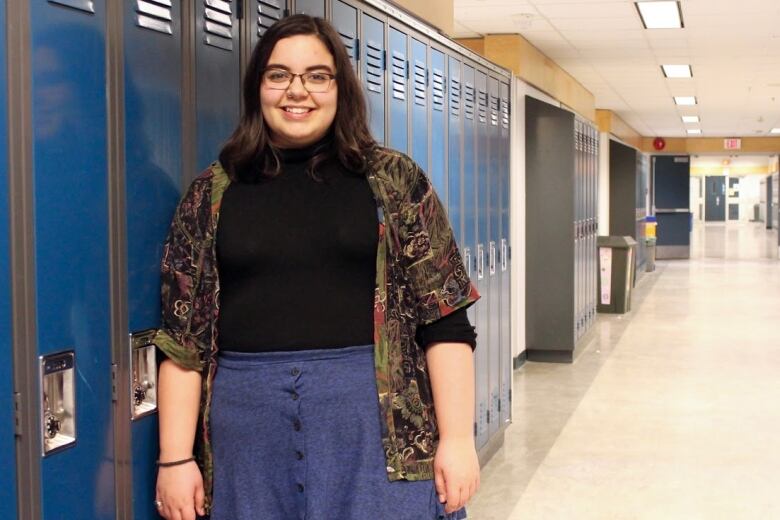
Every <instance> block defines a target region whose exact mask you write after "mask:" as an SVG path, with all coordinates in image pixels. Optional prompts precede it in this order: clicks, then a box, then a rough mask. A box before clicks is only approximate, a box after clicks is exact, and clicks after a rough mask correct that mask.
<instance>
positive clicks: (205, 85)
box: [188, 2, 324, 175]
mask: <svg viewBox="0 0 780 520" xmlns="http://www.w3.org/2000/svg"><path fill="white" fill-rule="evenodd" d="M323 8H324V6H323ZM233 11H234V10H233V9H232V8H231V6H230V4H225V3H224V2H223V3H216V2H200V3H199V5H198V8H197V14H196V23H195V27H196V38H195V57H196V66H195V70H196V79H195V81H196V83H195V84H196V88H195V93H196V101H195V104H196V121H197V123H196V124H197V130H196V131H197V137H196V147H197V154H196V167H195V171H193V172H188V174H191V175H194V174H196V173H197V172H200V171H201V170H203V169H204V168H206V167H207V166H208V165H209V164H211V163H212V162H213V161H215V160H216V158H217V155H218V153H219V150H220V149H221V148H222V144H223V143H224V142H225V141H227V139H228V138H229V137H230V134H231V133H233V130H234V129H235V127H236V125H237V124H238V119H239V111H240V99H241V87H240V77H241V72H240V69H239V66H240V65H239V58H240V56H239V55H240V53H239V47H240V45H239V39H238V25H239V20H238V19H237V18H236V15H235V13H234V12H233Z"/></svg>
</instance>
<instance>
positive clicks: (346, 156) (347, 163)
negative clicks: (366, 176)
mask: <svg viewBox="0 0 780 520" xmlns="http://www.w3.org/2000/svg"><path fill="white" fill-rule="evenodd" d="M298 35H313V36H316V37H317V38H319V40H320V41H321V42H322V43H323V44H324V45H325V47H326V48H327V49H328V51H330V53H331V55H332V56H333V61H334V64H335V66H336V78H335V81H336V84H337V86H338V102H337V106H336V117H335V119H334V120H333V124H332V125H331V128H330V130H329V133H330V135H331V136H332V144H331V145H330V146H327V147H323V148H324V149H323V150H322V151H321V152H319V153H317V154H315V155H314V157H312V159H311V160H310V162H309V165H308V172H309V175H312V176H314V177H315V178H316V174H315V169H316V167H317V165H319V164H321V163H322V162H323V161H324V160H326V159H328V158H329V157H334V156H335V157H336V158H337V159H338V161H339V162H340V163H341V164H342V165H343V166H344V167H345V168H347V169H348V170H350V171H352V172H355V173H364V172H365V169H366V161H367V155H368V152H369V150H370V149H371V148H372V147H374V146H375V145H376V141H375V140H374V138H373V137H371V132H370V131H369V129H368V121H367V111H366V100H365V96H364V95H363V89H362V87H361V85H360V81H359V80H358V78H357V76H356V75H355V71H354V70H353V68H352V63H351V62H350V60H349V56H348V55H347V50H346V48H345V47H344V43H343V42H342V41H341V37H340V36H339V34H338V32H337V31H336V29H335V28H334V27H333V26H332V25H331V24H330V23H329V22H328V21H326V20H323V19H322V18H314V17H311V16H308V15H304V14H296V15H293V16H288V17H287V18H283V19H282V20H280V21H279V22H277V23H275V24H274V25H273V26H272V27H271V28H270V29H268V31H266V33H265V34H264V35H263V37H262V38H261V39H260V41H259V42H257V45H256V46H255V48H254V51H252V56H251V58H250V60H249V65H248V67H247V70H246V74H245V76H244V85H243V89H244V93H243V96H244V111H243V114H242V115H241V121H240V122H239V124H238V127H237V128H236V129H235V131H234V132H233V135H231V136H230V139H228V141H227V143H225V145H224V146H223V147H222V151H221V152H220V154H219V160H220V163H222V167H223V168H224V169H225V171H226V172H227V173H228V175H229V176H230V178H231V179H233V180H239V181H243V182H257V181H259V180H260V179H261V178H262V177H273V176H276V175H278V174H279V173H280V171H281V162H280V160H279V153H278V150H277V148H276V147H275V146H274V145H273V144H272V143H271V133H270V129H269V128H268V125H267V124H266V122H265V120H264V119H263V113H262V111H261V109H260V83H261V82H262V73H263V69H265V66H266V65H267V64H268V59H269V58H270V57H271V53H272V52H273V50H274V47H275V46H276V43H277V42H278V41H279V40H281V39H283V38H289V37H291V36H298Z"/></svg>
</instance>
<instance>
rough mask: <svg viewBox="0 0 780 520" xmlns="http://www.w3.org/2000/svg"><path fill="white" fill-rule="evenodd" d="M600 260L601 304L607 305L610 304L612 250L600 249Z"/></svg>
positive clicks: (609, 248)
mask: <svg viewBox="0 0 780 520" xmlns="http://www.w3.org/2000/svg"><path fill="white" fill-rule="evenodd" d="M599 257H600V260H601V263H600V265H601V272H600V273H599V274H600V276H601V304H602V305H609V304H610V303H611V302H612V248H611V247H600V248H599Z"/></svg>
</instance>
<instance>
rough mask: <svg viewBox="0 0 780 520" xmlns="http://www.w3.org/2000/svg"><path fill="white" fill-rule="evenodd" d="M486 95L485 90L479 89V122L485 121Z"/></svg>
mask: <svg viewBox="0 0 780 520" xmlns="http://www.w3.org/2000/svg"><path fill="white" fill-rule="evenodd" d="M487 98H488V96H487V92H485V91H484V90H480V91H479V98H478V102H479V115H478V117H479V122H480V123H487V104H488V99H487Z"/></svg>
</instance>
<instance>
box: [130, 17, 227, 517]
mask: <svg viewBox="0 0 780 520" xmlns="http://www.w3.org/2000/svg"><path fill="white" fill-rule="evenodd" d="M179 6H180V4H176V5H175V6H174V7H171V8H170V10H169V15H170V21H169V22H168V23H167V24H155V23H151V22H152V21H153V20H145V19H144V18H142V15H139V14H138V13H137V12H136V6H135V3H134V2H125V3H124V30H123V33H124V34H123V36H124V90H125V100H124V103H125V106H124V112H125V121H124V128H125V143H124V147H125V168H124V169H125V183H124V189H125V197H124V198H125V208H124V210H123V212H124V215H123V217H124V218H123V221H124V223H125V229H124V231H125V232H124V236H123V237H122V238H121V239H123V240H124V242H125V244H126V245H125V249H126V266H127V273H126V276H127V278H126V280H127V291H126V294H124V295H123V298H124V299H126V310H127V315H126V316H123V317H122V318H123V319H124V320H126V321H125V325H124V326H125V327H127V328H126V330H124V331H123V336H124V337H127V333H130V334H131V335H132V336H131V338H135V340H136V342H137V341H138V340H139V338H142V337H143V333H144V331H149V330H150V329H153V328H155V327H157V326H158V325H159V322H160V308H159V301H160V258H161V257H162V244H163V241H164V240H165V236H166V233H167V231H168V226H169V224H170V222H171V217H172V216H173V212H174V209H175V207H176V204H177V203H178V200H179V193H180V186H181V184H182V183H183V182H185V181H183V180H182V156H183V150H182V103H181V81H182V80H181V75H182V65H181V56H182V42H181V32H182V25H183V24H182V20H181V8H180V7H179ZM198 12H199V13H200V15H201V17H202V16H203V15H204V14H205V12H204V10H203V9H202V6H200V5H199V6H198ZM220 18H221V17H220ZM201 20H202V18H201ZM147 22H149V23H147ZM198 25H200V26H202V25H203V23H200V24H198ZM219 27H220V29H215V28H213V27H212V32H217V30H219V31H222V32H224V31H227V30H229V29H227V27H223V25H219ZM223 29H224V31H223ZM198 30H199V31H200V37H199V38H197V39H196V40H197V41H196V45H198V46H199V47H200V46H205V45H206V44H205V42H203V40H204V39H205V37H206V36H208V37H209V39H210V40H211V41H212V42H219V43H220V44H223V43H224V44H229V43H233V42H232V40H229V39H227V38H224V37H222V36H220V35H218V34H213V33H205V32H204V29H203V28H201V29H198ZM223 39H224V42H223V41H222V40H223ZM201 42H203V43H201ZM234 49H235V50H234V52H235V53H237V51H238V46H237V45H234ZM205 52H207V53H208V54H212V55H215V56H216V57H219V56H222V55H226V56H231V53H230V51H227V50H223V49H222V48H213V49H212V48H209V49H208V50H206V51H205ZM197 54H200V56H198V57H199V58H200V59H201V60H203V59H204V55H203V52H201V50H200V48H198V49H197V50H196V55H197ZM217 65H218V64H215V66H213V67H211V70H213V71H214V72H215V73H217V72H219V71H220V67H218V66H217ZM149 71H154V73H153V74H150V73H149ZM236 73H237V72H236ZM197 74H198V76H199V77H202V73H201V72H200V71H198V73H197ZM215 79H217V80H219V81H222V82H224V84H225V85H229V84H230V78H229V77H222V76H217V77H215ZM212 90H213V89H212ZM226 94H229V92H226ZM198 97H199V98H202V95H201V94H199V96H198ZM231 97H236V94H233V95H232V96H231ZM223 103H224V102H222V101H220V100H218V99H215V100H214V104H215V105H216V106H220V105H221V104H223ZM199 119H200V118H199ZM204 124H205V121H202V120H198V124H197V125H196V132H197V133H198V140H200V139H201V138H202V137H201V136H203V137H206V136H204V135H203V133H204V132H206V131H207V130H206V129H203V130H201V129H202V127H203V125H204ZM212 156H213V153H212ZM197 160H198V162H200V163H202V162H203V161H204V159H197ZM194 174H195V172H187V175H188V176H192V175H194ZM132 343H133V341H132V339H131V340H129V341H127V344H125V345H122V346H121V347H120V348H119V352H118V353H117V354H116V355H117V356H118V358H115V362H116V363H117V364H118V365H119V366H121V367H123V368H124V371H123V372H124V373H125V374H128V375H126V376H124V377H125V379H120V380H119V381H118V386H119V389H120V390H119V391H121V392H123V393H125V394H127V393H129V392H130V391H131V388H132V389H134V390H135V389H138V388H141V390H140V391H141V392H143V391H144V389H143V387H142V385H143V381H144V380H145V379H146V377H145V376H144V373H143V372H144V370H145V369H152V368H153V369H156V366H155V365H156V363H148V360H147V359H144V358H143V355H142V354H143V353H147V354H148V352H149V351H148V350H141V349H138V350H135V349H133V345H132ZM152 350H153V349H152ZM150 365H151V366H150ZM146 390H147V391H148V389H146ZM147 395H148V398H147V399H141V398H140V395H139V396H138V397H139V402H138V403H137V404H136V402H135V401H134V399H135V397H136V396H134V395H130V396H127V395H123V396H122V398H120V399H119V400H118V403H123V404H124V406H120V407H119V408H118V409H117V414H116V415H117V418H116V425H117V428H124V429H127V430H129V431H130V440H129V443H130V457H131V464H130V466H131V470H130V471H131V472H132V476H131V477H130V478H131V480H132V489H131V490H130V491H129V492H130V493H132V497H131V499H130V501H131V505H130V506H129V507H131V508H132V511H130V512H128V515H129V516H132V518H135V519H138V520H142V519H150V520H151V519H156V518H158V515H157V511H156V509H155V507H154V505H153V503H152V501H153V500H154V497H155V495H154V493H155V490H154V482H155V481H156V478H157V477H156V475H157V469H156V467H155V465H154V461H155V460H156V459H157V456H158V430H157V417H156V415H155V413H156V410H155V408H154V405H153V404H152V402H153V399H152V397H153V395H152V394H147ZM119 449H121V447H119Z"/></svg>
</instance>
